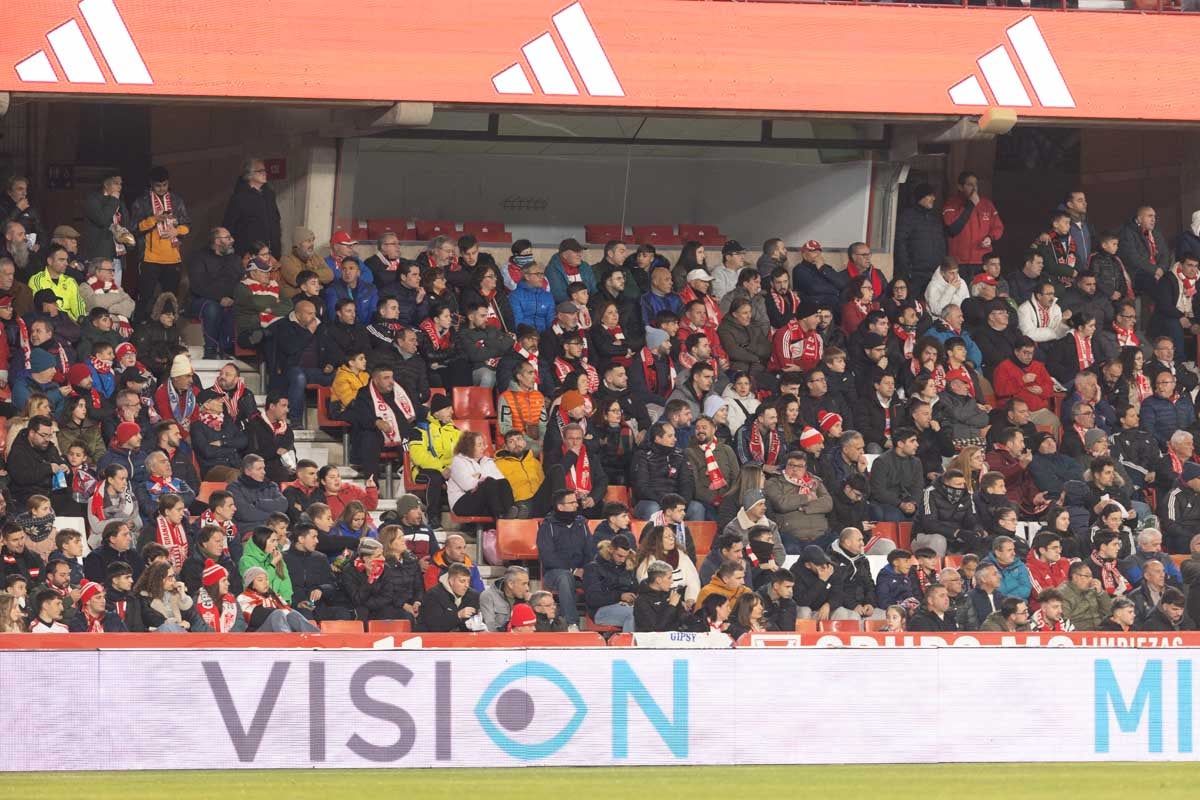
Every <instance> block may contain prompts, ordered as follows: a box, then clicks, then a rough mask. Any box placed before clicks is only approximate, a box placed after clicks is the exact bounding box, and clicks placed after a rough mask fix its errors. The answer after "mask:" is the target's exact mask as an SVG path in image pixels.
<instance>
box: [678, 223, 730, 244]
mask: <svg viewBox="0 0 1200 800" xmlns="http://www.w3.org/2000/svg"><path fill="white" fill-rule="evenodd" d="M679 241H681V242H699V243H700V244H703V245H709V246H713V245H715V246H717V247H720V246H721V245H723V244H725V242H726V241H728V239H726V237H724V236H722V235H721V232H720V231H719V230H717V226H716V225H684V224H683V223H682V222H681V223H679Z"/></svg>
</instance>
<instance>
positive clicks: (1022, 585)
mask: <svg viewBox="0 0 1200 800" xmlns="http://www.w3.org/2000/svg"><path fill="white" fill-rule="evenodd" d="M983 564H991V565H993V566H994V567H995V568H996V569H998V570H1000V589H999V591H1000V594H1002V595H1004V596H1005V597H1019V598H1021V599H1022V600H1026V599H1028V598H1029V595H1030V594H1032V593H1033V581H1032V580H1031V579H1030V577H1029V567H1027V566H1025V564H1024V563H1022V562H1021V560H1020V559H1019V558H1017V559H1013V562H1012V563H1011V564H1009V565H1008V566H1007V567H1002V566H1000V563H999V562H998V561H996V554H995V553H988V554H987V555H986V556H985V557H984V559H983V561H981V562H980V565H981V566H982V565H983Z"/></svg>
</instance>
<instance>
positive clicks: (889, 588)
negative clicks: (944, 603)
mask: <svg viewBox="0 0 1200 800" xmlns="http://www.w3.org/2000/svg"><path fill="white" fill-rule="evenodd" d="M875 595H876V597H878V598H879V607H880V608H883V609H886V608H887V607H888V606H894V605H896V604H897V603H899V602H901V601H903V600H905V599H907V598H909V597H920V595H919V594H918V593H917V589H916V587H915V586H913V583H912V580H911V579H910V578H909V577H908V575H907V574H905V573H901V572H896V568H895V567H893V566H892V565H891V564H888V565H887V566H886V567H884V568H883V569H881V570H879V576H878V577H877V578H875Z"/></svg>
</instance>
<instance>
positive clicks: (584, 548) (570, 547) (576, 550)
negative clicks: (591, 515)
mask: <svg viewBox="0 0 1200 800" xmlns="http://www.w3.org/2000/svg"><path fill="white" fill-rule="evenodd" d="M537 546H538V561H540V562H541V564H542V569H543V570H548V569H566V570H572V569H581V568H582V567H584V566H585V565H586V564H587V563H588V559H590V558H591V557H592V544H591V537H590V536H589V535H588V527H587V521H586V520H584V518H583V517H579V516H577V517H575V520H574V521H573V522H572V523H571V524H570V525H564V524H563V523H562V522H560V521H558V520H557V519H555V518H554V512H551V513H550V515H549V516H547V517H546V518H545V519H543V520H542V524H541V525H539V526H538V532H537Z"/></svg>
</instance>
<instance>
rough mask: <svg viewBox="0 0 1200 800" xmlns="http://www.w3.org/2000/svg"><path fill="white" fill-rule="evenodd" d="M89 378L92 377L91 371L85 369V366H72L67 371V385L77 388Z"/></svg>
mask: <svg viewBox="0 0 1200 800" xmlns="http://www.w3.org/2000/svg"><path fill="white" fill-rule="evenodd" d="M90 377H92V371H91V370H90V369H88V368H87V364H72V365H71V368H70V369H68V370H67V383H69V384H71V385H72V386H78V385H79V384H81V383H83V382H84V381H86V380H87V379H88V378H90Z"/></svg>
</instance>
